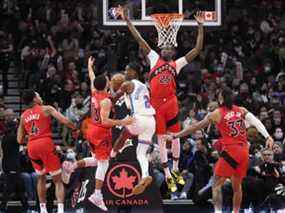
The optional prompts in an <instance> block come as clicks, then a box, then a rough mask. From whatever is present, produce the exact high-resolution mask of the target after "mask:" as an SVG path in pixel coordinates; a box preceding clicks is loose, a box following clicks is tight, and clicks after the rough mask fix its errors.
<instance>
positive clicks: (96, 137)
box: [87, 57, 134, 211]
mask: <svg viewBox="0 0 285 213" xmlns="http://www.w3.org/2000/svg"><path fill="white" fill-rule="evenodd" d="M94 61H95V60H94V58H92V57H90V58H89V60H88V73H89V78H90V82H91V84H90V85H91V93H92V98H91V118H92V123H91V124H90V126H89V128H88V130H87V138H88V141H89V143H90V146H91V151H92V153H93V155H95V158H96V160H97V170H96V177H95V179H96V184H95V191H94V193H93V194H92V195H91V196H90V197H89V201H90V202H92V203H93V204H94V205H96V206H98V207H99V208H101V209H102V210H104V211H107V207H106V206H105V203H104V201H103V195H102V192H101V189H102V187H103V183H104V179H105V175H106V172H107V170H108V167H109V156H110V152H111V149H112V132H111V129H112V127H113V126H126V125H130V124H131V123H132V122H133V120H134V119H133V118H132V117H127V118H125V119H122V120H114V119H111V118H110V117H111V113H112V102H111V99H110V98H111V97H110V94H109V93H108V91H107V90H108V89H109V80H108V78H107V76H105V75H99V76H97V77H96V78H95V74H94V71H93V65H94Z"/></svg>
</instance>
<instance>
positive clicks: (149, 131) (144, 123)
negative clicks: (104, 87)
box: [112, 63, 155, 195]
mask: <svg viewBox="0 0 285 213" xmlns="http://www.w3.org/2000/svg"><path fill="white" fill-rule="evenodd" d="M132 65H133V67H138V66H137V65H135V63H130V65H128V66H127V69H126V81H125V82H123V83H122V84H121V87H120V90H121V92H123V93H124V96H125V103H126V106H127V108H128V109H129V110H130V111H131V115H132V116H133V117H134V119H135V122H134V123H133V124H131V125H128V126H127V127H126V129H127V131H128V132H129V133H130V134H131V135H136V136H138V145H137V149H136V154H137V160H138V162H139V164H140V168H141V173H142V179H141V181H140V182H139V183H138V185H136V186H135V187H134V189H133V194H135V195H138V194H141V193H143V192H144V191H145V189H146V188H147V187H148V186H149V185H150V184H151V182H152V177H151V176H150V175H149V170H148V169H149V163H148V159H147V150H148V148H149V146H150V144H151V143H152V137H153V135H154V133H155V118H154V115H155V110H154V108H153V107H152V106H151V104H150V95H149V91H148V88H147V86H146V85H145V84H143V83H142V82H140V81H139V80H138V78H139V73H138V69H134V68H130V66H132ZM117 75H121V74H117ZM114 78H116V76H114ZM123 131H124V130H123ZM122 134H123V135H124V132H123V133H122ZM120 138H121V137H119V139H118V140H117V141H116V143H115V144H114V146H113V149H114V150H113V152H112V153H114V152H117V151H118V149H117V148H116V146H117V145H118V144H117V143H121V142H123V143H124V140H125V138H123V139H122V141H120ZM118 146H119V147H121V146H120V145H118Z"/></svg>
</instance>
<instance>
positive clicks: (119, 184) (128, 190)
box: [107, 164, 141, 198]
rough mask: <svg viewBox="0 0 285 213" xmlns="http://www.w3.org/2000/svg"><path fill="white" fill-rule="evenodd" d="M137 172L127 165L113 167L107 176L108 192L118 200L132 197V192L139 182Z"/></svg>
mask: <svg viewBox="0 0 285 213" xmlns="http://www.w3.org/2000/svg"><path fill="white" fill-rule="evenodd" d="M140 179H141V177H140V173H139V171H138V170H137V169H136V168H135V167H134V166H131V165H129V164H118V165H116V166H114V167H113V168H112V169H111V170H110V171H109V173H108V175H107V186H108V189H109V191H110V192H111V193H112V194H113V195H115V196H117V197H120V198H129V197H131V196H132V195H133V193H132V190H133V188H134V187H135V186H136V185H137V184H138V182H139V181H140Z"/></svg>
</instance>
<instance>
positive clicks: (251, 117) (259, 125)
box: [245, 112, 269, 138]
mask: <svg viewBox="0 0 285 213" xmlns="http://www.w3.org/2000/svg"><path fill="white" fill-rule="evenodd" d="M245 120H246V121H247V122H248V123H249V124H250V125H252V126H254V127H255V128H256V129H257V130H258V131H259V132H260V133H261V134H262V135H263V137H265V138H268V137H269V133H268V132H267V130H266V128H265V126H264V125H263V124H262V123H261V121H260V120H259V119H257V118H256V117H255V116H254V115H253V114H252V113H251V112H248V113H247V114H246V115H245Z"/></svg>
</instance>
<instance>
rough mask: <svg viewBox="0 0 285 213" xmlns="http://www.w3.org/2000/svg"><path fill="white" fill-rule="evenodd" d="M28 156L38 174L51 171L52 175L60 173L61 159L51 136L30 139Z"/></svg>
mask: <svg viewBox="0 0 285 213" xmlns="http://www.w3.org/2000/svg"><path fill="white" fill-rule="evenodd" d="M28 156H29V158H30V159H31V161H32V165H33V167H34V169H35V171H36V172H37V173H38V174H40V175H43V174H46V173H50V174H51V175H52V176H54V175H57V174H60V172H61V164H60V159H59V157H58V155H57V154H56V151H55V146H54V144H53V142H52V139H51V138H49V137H46V138H40V139H35V140H32V141H29V143H28Z"/></svg>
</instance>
